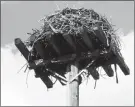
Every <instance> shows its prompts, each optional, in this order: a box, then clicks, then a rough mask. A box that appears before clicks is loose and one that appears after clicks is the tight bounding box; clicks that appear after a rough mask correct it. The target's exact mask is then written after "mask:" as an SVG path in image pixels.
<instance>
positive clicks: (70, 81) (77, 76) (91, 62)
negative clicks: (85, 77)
mask: <svg viewBox="0 0 135 107" xmlns="http://www.w3.org/2000/svg"><path fill="white" fill-rule="evenodd" d="M93 62H94V60H93V61H91V63H90V64H88V65H87V66H86V67H85V69H86V68H88V67H89V66H91V65H92V64H93ZM83 72H84V70H82V71H81V72H79V73H78V74H77V75H76V76H75V77H73V78H72V79H71V80H70V81H69V83H71V82H72V81H73V80H74V79H76V78H77V77H78V76H79V75H81V74H82V73H83Z"/></svg>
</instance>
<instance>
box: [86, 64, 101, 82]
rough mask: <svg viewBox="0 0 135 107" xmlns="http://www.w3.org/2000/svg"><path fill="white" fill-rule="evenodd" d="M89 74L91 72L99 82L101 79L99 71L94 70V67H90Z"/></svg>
mask: <svg viewBox="0 0 135 107" xmlns="http://www.w3.org/2000/svg"><path fill="white" fill-rule="evenodd" d="M87 70H88V72H90V74H91V76H92V77H93V78H94V79H95V80H98V79H99V73H98V71H97V70H96V69H95V68H93V67H92V66H90V67H88V68H87Z"/></svg>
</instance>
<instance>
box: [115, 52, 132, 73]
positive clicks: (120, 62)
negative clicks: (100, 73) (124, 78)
mask: <svg viewBox="0 0 135 107" xmlns="http://www.w3.org/2000/svg"><path fill="white" fill-rule="evenodd" d="M116 63H117V64H118V65H119V67H120V69H121V70H122V72H123V73H124V74H125V75H129V74H130V70H129V68H128V66H127V65H126V63H125V61H124V59H123V58H122V56H120V55H119V54H116Z"/></svg>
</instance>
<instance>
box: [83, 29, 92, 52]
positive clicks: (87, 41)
mask: <svg viewBox="0 0 135 107" xmlns="http://www.w3.org/2000/svg"><path fill="white" fill-rule="evenodd" d="M82 30H83V32H82V34H81V37H82V39H83V41H84V43H85V44H86V45H87V47H88V48H89V50H90V51H91V52H92V51H94V46H93V44H92V41H91V39H90V38H89V36H90V35H88V33H87V32H88V31H87V29H86V28H85V27H84V29H82Z"/></svg>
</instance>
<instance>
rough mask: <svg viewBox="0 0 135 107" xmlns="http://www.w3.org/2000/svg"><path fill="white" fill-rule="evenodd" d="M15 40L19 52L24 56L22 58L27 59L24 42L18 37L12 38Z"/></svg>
mask: <svg viewBox="0 0 135 107" xmlns="http://www.w3.org/2000/svg"><path fill="white" fill-rule="evenodd" d="M14 42H15V46H16V47H17V48H18V50H19V51H20V52H21V54H22V55H23V56H24V58H25V59H26V60H27V61H29V60H28V56H29V50H28V49H27V48H26V46H25V45H24V43H23V42H22V41H21V39H20V38H16V39H15V40H14Z"/></svg>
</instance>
